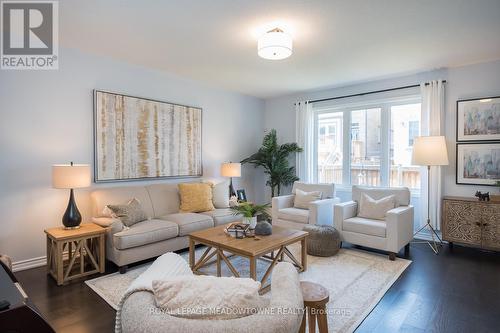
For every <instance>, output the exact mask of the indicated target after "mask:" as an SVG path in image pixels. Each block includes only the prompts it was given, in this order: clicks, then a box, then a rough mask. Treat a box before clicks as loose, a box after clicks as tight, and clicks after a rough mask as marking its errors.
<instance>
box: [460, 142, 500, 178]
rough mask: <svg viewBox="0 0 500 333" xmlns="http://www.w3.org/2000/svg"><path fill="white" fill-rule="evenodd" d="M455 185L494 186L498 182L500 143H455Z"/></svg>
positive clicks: (499, 174) (499, 175) (499, 173)
mask: <svg viewBox="0 0 500 333" xmlns="http://www.w3.org/2000/svg"><path fill="white" fill-rule="evenodd" d="M455 165H456V167H457V169H456V183H457V184H459V185H481V186H495V182H496V181H498V180H500V142H476V143H457V148H456V164H455Z"/></svg>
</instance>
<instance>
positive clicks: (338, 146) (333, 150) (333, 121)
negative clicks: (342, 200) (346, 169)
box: [316, 112, 343, 183]
mask: <svg viewBox="0 0 500 333" xmlns="http://www.w3.org/2000/svg"><path fill="white" fill-rule="evenodd" d="M317 123H318V127H319V128H320V129H324V128H326V127H328V132H326V131H321V130H320V132H319V135H318V146H317V147H316V150H317V165H318V168H317V174H318V178H319V179H331V181H330V182H334V183H342V157H343V147H342V142H343V141H342V140H343V135H342V133H343V128H342V127H343V114H342V112H331V113H326V114H322V115H319V116H318V120H317Z"/></svg>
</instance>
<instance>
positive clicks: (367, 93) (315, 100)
mask: <svg viewBox="0 0 500 333" xmlns="http://www.w3.org/2000/svg"><path fill="white" fill-rule="evenodd" d="M441 82H443V83H446V80H442V81H441ZM425 85H426V86H428V85H429V83H428V82H426V83H425ZM416 87H420V84H412V85H410V86H403V87H396V88H389V89H382V90H374V91H368V92H363V93H358V94H352V95H344V96H336V97H329V98H321V99H313V100H311V101H307V103H318V102H325V101H333V100H335V99H341V98H349V97H356V96H363V95H370V94H378V93H383V92H387V91H393V90H401V89H409V88H416ZM297 103H300V102H297ZM297 103H293V104H294V105H297Z"/></svg>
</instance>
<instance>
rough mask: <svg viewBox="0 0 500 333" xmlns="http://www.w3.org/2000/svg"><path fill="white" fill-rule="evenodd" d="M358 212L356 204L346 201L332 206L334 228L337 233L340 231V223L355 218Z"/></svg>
mask: <svg viewBox="0 0 500 333" xmlns="http://www.w3.org/2000/svg"><path fill="white" fill-rule="evenodd" d="M357 212H358V203H357V202H356V201H347V202H343V203H339V204H335V206H334V218H333V221H334V224H335V225H334V226H335V229H337V230H338V231H339V232H340V231H342V223H343V222H344V220H346V219H350V218H351V217H355V216H356V214H357Z"/></svg>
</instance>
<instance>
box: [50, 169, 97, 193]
mask: <svg viewBox="0 0 500 333" xmlns="http://www.w3.org/2000/svg"><path fill="white" fill-rule="evenodd" d="M90 174H91V173H90V166H89V165H88V164H73V165H70V164H57V165H53V166H52V187H54V188H81V187H89V186H90V181H91V180H90V178H91V175H90Z"/></svg>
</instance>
